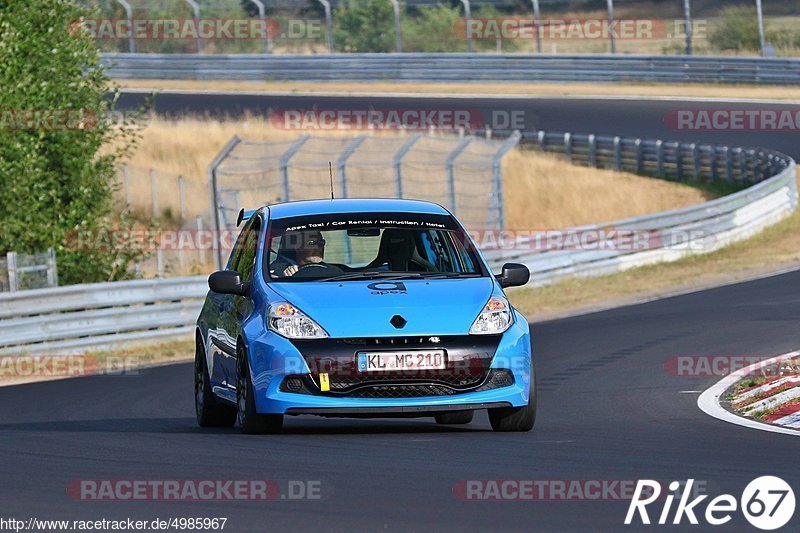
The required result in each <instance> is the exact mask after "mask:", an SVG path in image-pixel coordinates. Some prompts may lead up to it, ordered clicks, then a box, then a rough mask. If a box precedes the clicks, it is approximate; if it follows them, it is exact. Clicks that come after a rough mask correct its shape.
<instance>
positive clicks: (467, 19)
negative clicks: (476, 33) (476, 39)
mask: <svg viewBox="0 0 800 533" xmlns="http://www.w3.org/2000/svg"><path fill="white" fill-rule="evenodd" d="M461 3H462V4H463V5H464V21H465V22H466V25H465V28H466V30H467V52H469V53H472V28H471V27H470V23H469V22H470V19H471V18H472V9H471V8H470V5H469V0H461Z"/></svg>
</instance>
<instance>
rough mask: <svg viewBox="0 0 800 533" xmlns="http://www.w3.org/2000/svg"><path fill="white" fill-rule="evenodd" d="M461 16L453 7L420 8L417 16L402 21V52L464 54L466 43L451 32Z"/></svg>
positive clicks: (458, 10) (459, 11)
mask: <svg viewBox="0 0 800 533" xmlns="http://www.w3.org/2000/svg"><path fill="white" fill-rule="evenodd" d="M463 16H464V15H463V14H462V11H461V10H460V9H458V8H455V7H446V6H422V7H420V8H419V16H417V17H414V18H410V17H409V18H404V19H403V24H402V28H403V51H404V52H466V51H467V44H466V41H464V38H463V37H460V36H458V35H456V32H455V31H454V30H453V28H454V25H455V24H456V22H457V21H458V20H459V19H460V18H462V17H463Z"/></svg>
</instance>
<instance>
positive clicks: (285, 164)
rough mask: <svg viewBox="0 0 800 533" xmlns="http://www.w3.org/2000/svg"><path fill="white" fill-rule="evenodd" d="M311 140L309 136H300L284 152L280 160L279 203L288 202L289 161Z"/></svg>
mask: <svg viewBox="0 0 800 533" xmlns="http://www.w3.org/2000/svg"><path fill="white" fill-rule="evenodd" d="M310 138H311V136H310V135H301V136H300V137H298V138H297V140H296V141H295V142H293V143H292V145H291V146H290V147H289V149H288V150H286V151H285V152H284V153H283V155H282V156H281V159H280V169H281V201H282V202H288V201H289V161H290V160H291V159H292V156H294V154H296V153H297V151H298V150H300V148H302V147H303V145H304V144H305V143H306V141H308V140H309V139H310Z"/></svg>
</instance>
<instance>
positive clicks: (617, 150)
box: [614, 136, 622, 170]
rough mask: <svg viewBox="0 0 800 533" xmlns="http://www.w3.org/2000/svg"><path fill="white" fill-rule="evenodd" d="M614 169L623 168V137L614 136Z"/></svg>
mask: <svg viewBox="0 0 800 533" xmlns="http://www.w3.org/2000/svg"><path fill="white" fill-rule="evenodd" d="M614 170H622V139H620V138H619V137H618V136H616V137H614Z"/></svg>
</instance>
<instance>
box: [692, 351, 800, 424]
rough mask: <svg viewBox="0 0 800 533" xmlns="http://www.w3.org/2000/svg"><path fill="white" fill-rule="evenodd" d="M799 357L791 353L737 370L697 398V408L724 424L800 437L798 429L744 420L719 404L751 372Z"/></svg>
mask: <svg viewBox="0 0 800 533" xmlns="http://www.w3.org/2000/svg"><path fill="white" fill-rule="evenodd" d="M798 355H800V351H795V352H789V353H786V354H783V355H779V356H777V357H773V358H771V359H767V360H766V361H760V362H758V363H754V364H752V365H750V366H748V367H746V368H742V369H741V370H737V371H736V372H733V373H731V374H730V375H728V376H725V377H724V378H722V379H721V380H719V381H718V382H717V383H715V384H714V385H712V386H711V387H710V388H708V389H707V390H706V391H705V392H704V393H703V394H701V395H700V397H699V398H697V407H699V408H700V410H701V411H703V412H704V413H706V414H707V415H709V416H712V417H714V418H716V419H718V420H722V421H723V422H729V423H731V424H736V425H737V426H744V427H747V428H750V429H758V430H761V431H769V432H772V433H783V434H784V435H794V436H800V431H798V430H796V429H789V428H784V427H780V426H774V425H771V424H766V423H764V422H757V421H755V420H751V419H749V418H744V417H741V416H739V415H735V414H733V413H731V412H730V411H728V410H726V409H725V408H723V407H722V406H721V405H720V403H719V400H720V396H722V395H723V394H725V391H726V390H728V388H730V386H731V385H733V384H734V383H736V382H737V381H738V380H739V379H740V378H742V377H744V376H746V375H747V374H749V373H750V371H751V370H754V369H755V368H757V367H761V366H764V365H766V364H770V363H773V362H777V361H782V360H784V359H791V358H793V357H797V356H798Z"/></svg>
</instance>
